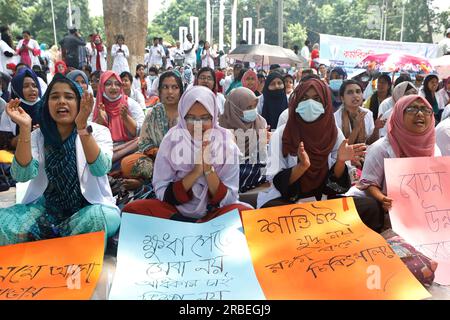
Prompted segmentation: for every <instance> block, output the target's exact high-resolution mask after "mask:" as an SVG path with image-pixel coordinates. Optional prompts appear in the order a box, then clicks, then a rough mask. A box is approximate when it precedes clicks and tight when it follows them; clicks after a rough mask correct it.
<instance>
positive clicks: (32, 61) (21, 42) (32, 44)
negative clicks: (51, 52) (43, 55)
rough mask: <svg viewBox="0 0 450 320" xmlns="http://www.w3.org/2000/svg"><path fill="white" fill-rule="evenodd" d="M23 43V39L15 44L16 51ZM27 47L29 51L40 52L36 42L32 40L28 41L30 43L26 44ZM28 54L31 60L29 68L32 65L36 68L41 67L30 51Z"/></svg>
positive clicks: (36, 57)
mask: <svg viewBox="0 0 450 320" xmlns="http://www.w3.org/2000/svg"><path fill="white" fill-rule="evenodd" d="M23 41H24V39H22V40H20V41H19V43H18V44H17V47H16V50H19V49H20V48H21V47H22V44H23ZM28 47H30V48H31V49H38V50H39V51H40V50H41V49H40V48H39V44H38V42H37V41H36V40H34V39H30V41H29V42H28ZM28 54H29V55H30V58H31V67H32V66H34V65H38V66H40V65H41V63H40V62H39V58H38V56H35V55H34V53H33V51H32V50H28Z"/></svg>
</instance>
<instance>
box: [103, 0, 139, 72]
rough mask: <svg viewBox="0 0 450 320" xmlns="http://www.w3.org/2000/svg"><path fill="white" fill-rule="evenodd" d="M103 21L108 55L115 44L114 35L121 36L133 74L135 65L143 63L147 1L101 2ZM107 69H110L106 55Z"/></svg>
mask: <svg viewBox="0 0 450 320" xmlns="http://www.w3.org/2000/svg"><path fill="white" fill-rule="evenodd" d="M103 20H104V24H105V33H106V42H107V46H108V53H110V52H111V47H112V45H113V44H114V43H116V39H115V37H116V35H118V34H123V35H124V37H125V44H126V45H127V46H128V49H129V50H130V57H129V58H128V64H129V65H130V71H131V73H133V74H134V71H135V70H136V65H137V64H139V63H143V62H144V54H145V45H146V40H147V27H148V1H147V0H103ZM108 68H109V69H111V68H112V59H111V55H110V54H108Z"/></svg>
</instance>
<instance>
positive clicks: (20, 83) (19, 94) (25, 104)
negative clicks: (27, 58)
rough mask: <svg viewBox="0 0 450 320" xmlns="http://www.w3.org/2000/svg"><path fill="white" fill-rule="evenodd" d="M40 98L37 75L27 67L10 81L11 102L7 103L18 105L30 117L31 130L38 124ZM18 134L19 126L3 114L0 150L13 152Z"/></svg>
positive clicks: (40, 106) (0, 130) (0, 128)
mask: <svg viewBox="0 0 450 320" xmlns="http://www.w3.org/2000/svg"><path fill="white" fill-rule="evenodd" d="M41 98H42V91H41V87H40V85H39V81H38V78H37V75H36V74H35V73H34V72H33V71H32V70H31V69H29V68H28V67H26V68H22V69H20V70H19V71H18V72H17V73H16V75H15V76H14V77H13V78H12V80H11V100H10V101H9V102H8V103H13V104H20V107H21V108H22V109H23V110H24V111H25V112H26V113H27V114H28V115H29V116H30V117H31V120H32V129H34V128H36V127H37V126H38V125H39V123H40V111H41V108H42V100H41ZM19 132H20V129H19V126H18V125H17V124H16V123H15V122H14V121H12V120H11V118H10V117H9V115H8V114H7V113H6V112H3V113H2V116H1V121H0V149H5V150H15V149H16V145H17V138H16V137H17V136H18V135H19Z"/></svg>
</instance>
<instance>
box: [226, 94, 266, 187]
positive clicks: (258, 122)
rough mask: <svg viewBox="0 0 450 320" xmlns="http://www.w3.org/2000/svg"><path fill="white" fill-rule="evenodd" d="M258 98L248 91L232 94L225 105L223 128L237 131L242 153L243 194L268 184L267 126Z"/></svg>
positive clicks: (241, 181)
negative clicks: (261, 114) (263, 173)
mask: <svg viewBox="0 0 450 320" xmlns="http://www.w3.org/2000/svg"><path fill="white" fill-rule="evenodd" d="M257 104H258V98H257V97H256V95H255V94H254V92H253V91H252V90H250V89H248V88H245V87H240V88H237V89H234V90H233V91H231V93H230V94H229V95H228V96H227V100H226V102H225V105H224V113H223V114H222V115H221V116H220V118H219V125H220V126H221V127H223V128H226V129H230V130H232V131H233V133H234V135H235V139H236V143H237V145H238V147H239V150H240V151H241V156H240V174H239V192H241V193H243V192H246V191H248V190H251V189H254V188H256V187H257V186H258V185H260V184H261V183H264V182H265V176H263V175H262V173H261V170H262V169H263V168H264V167H265V165H266V160H267V142H268V141H267V130H266V127H267V123H266V120H265V119H264V118H263V117H262V116H260V115H259V114H258V113H257V111H256V105H257Z"/></svg>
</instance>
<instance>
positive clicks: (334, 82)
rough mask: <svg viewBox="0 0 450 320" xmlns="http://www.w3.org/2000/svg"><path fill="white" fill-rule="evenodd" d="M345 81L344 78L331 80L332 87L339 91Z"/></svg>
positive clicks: (333, 89)
mask: <svg viewBox="0 0 450 320" xmlns="http://www.w3.org/2000/svg"><path fill="white" fill-rule="evenodd" d="M343 82H344V80H342V79H334V80H330V88H331V90H332V91H334V92H337V91H339V89H340V88H341V85H342V83H343Z"/></svg>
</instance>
